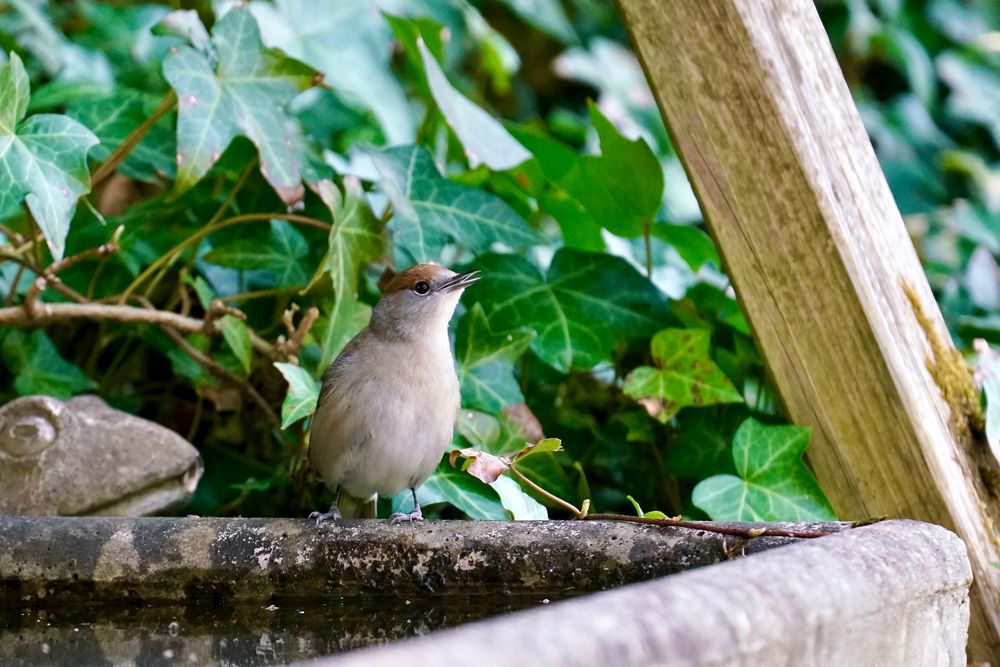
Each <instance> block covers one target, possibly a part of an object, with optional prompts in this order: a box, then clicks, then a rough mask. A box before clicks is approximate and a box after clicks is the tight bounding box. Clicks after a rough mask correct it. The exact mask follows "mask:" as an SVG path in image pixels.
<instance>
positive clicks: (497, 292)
mask: <svg viewBox="0 0 1000 667" xmlns="http://www.w3.org/2000/svg"><path fill="white" fill-rule="evenodd" d="M476 267H477V268H479V269H481V270H482V272H483V275H484V279H483V280H481V281H480V282H479V283H477V284H476V285H474V286H473V287H471V288H469V290H468V297H467V298H468V299H469V301H470V302H478V303H481V304H482V305H483V309H484V310H485V311H486V315H487V316H488V318H489V322H490V324H491V326H493V328H494V329H501V330H504V329H507V330H509V329H516V328H520V327H525V328H527V329H532V330H534V331H535V332H536V333H537V336H536V337H535V339H534V340H533V341H532V344H531V349H532V350H534V352H535V354H537V355H538V356H539V357H541V359H542V360H543V361H545V362H546V363H548V364H549V365H551V366H552V367H553V368H556V369H557V370H559V371H562V372H568V371H569V370H570V369H571V368H580V369H589V368H593V367H594V366H596V365H597V364H598V363H599V362H601V361H603V360H605V359H607V358H608V357H609V356H610V354H611V350H612V348H614V346H615V344H616V343H618V341H619V340H622V339H634V338H640V337H642V336H649V335H651V334H652V333H653V332H655V331H657V330H659V329H660V328H662V326H663V323H664V319H665V318H666V314H667V310H666V306H665V305H664V300H663V297H662V296H661V295H660V293H659V291H658V290H657V289H656V287H654V286H653V284H652V283H650V282H649V281H648V280H647V279H646V278H644V277H643V276H641V275H640V274H639V273H638V272H637V271H636V270H635V269H634V268H633V267H632V266H631V265H630V264H629V263H628V262H626V261H625V260H623V259H621V258H620V257H613V256H610V255H603V254H595V253H588V252H581V251H578V250H570V249H568V248H563V249H561V250H559V251H558V252H557V253H556V254H555V257H553V258H552V264H551V266H550V267H549V270H548V273H547V275H546V276H544V277H543V276H542V274H541V273H540V272H539V271H538V269H536V268H535V267H534V266H532V265H531V264H530V263H529V262H528V261H527V260H525V259H523V258H521V257H516V256H513V255H484V256H482V257H479V258H478V259H477V260H476Z"/></svg>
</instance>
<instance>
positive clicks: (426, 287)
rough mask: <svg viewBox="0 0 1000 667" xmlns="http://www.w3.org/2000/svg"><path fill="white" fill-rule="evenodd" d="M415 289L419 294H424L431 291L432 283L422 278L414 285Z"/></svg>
mask: <svg viewBox="0 0 1000 667" xmlns="http://www.w3.org/2000/svg"><path fill="white" fill-rule="evenodd" d="M413 291H414V292H416V293H417V294H419V295H420V296H424V295H425V294H427V293H428V292H430V291H431V286H430V283H428V282H427V281H425V280H421V281H420V282H419V283H417V284H416V285H414V286H413Z"/></svg>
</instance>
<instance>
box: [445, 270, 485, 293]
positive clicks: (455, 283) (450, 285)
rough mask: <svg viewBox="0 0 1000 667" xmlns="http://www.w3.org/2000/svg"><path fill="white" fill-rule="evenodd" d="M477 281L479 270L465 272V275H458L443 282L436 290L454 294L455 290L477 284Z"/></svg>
mask: <svg viewBox="0 0 1000 667" xmlns="http://www.w3.org/2000/svg"><path fill="white" fill-rule="evenodd" d="M478 280H479V270H478V269H477V270H475V271H467V272H466V273H460V274H458V275H457V276H455V277H454V278H449V279H448V280H446V281H445V282H443V283H441V286H440V287H439V288H438V289H440V290H441V291H442V292H454V291H455V290H463V289H465V288H466V287H468V286H469V285H472V284H473V283H475V282H477V281H478Z"/></svg>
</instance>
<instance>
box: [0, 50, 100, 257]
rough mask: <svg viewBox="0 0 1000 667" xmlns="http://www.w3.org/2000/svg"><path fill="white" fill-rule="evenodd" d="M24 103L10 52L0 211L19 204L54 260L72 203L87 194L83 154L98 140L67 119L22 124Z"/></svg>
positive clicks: (19, 67)
mask: <svg viewBox="0 0 1000 667" xmlns="http://www.w3.org/2000/svg"><path fill="white" fill-rule="evenodd" d="M28 98H29V84H28V74H27V73H26V72H25V70H24V64H23V63H22V62H21V58H20V57H19V56H18V55H17V53H13V52H12V53H11V54H10V61H9V62H7V63H0V174H2V175H0V211H10V210H12V209H13V208H14V207H16V206H17V205H18V204H20V203H21V202H22V201H25V202H26V203H27V205H28V210H30V211H31V215H32V216H34V218H35V221H36V222H37V223H38V226H39V227H40V228H41V230H42V232H43V233H44V234H45V240H46V242H47V243H48V246H49V250H50V251H51V252H52V256H53V258H55V259H56V260H59V259H62V256H63V252H64V251H65V244H66V233H67V232H68V231H69V221H70V220H71V219H72V217H73V211H74V209H75V208H76V200H77V199H79V197H80V195H83V194H86V193H87V192H90V172H89V171H88V170H87V151H88V150H89V149H90V147H91V146H93V145H95V144H97V143H98V139H97V137H96V136H94V133H93V132H91V131H90V130H88V129H87V128H85V127H84V126H83V125H81V124H80V123H78V122H77V121H75V120H73V119H72V118H70V117H69V116H61V115H56V114H36V115H34V116H31V117H30V118H28V119H27V120H24V115H25V112H26V111H27V108H28ZM22 121H23V122H22Z"/></svg>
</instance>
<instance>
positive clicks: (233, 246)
mask: <svg viewBox="0 0 1000 667" xmlns="http://www.w3.org/2000/svg"><path fill="white" fill-rule="evenodd" d="M308 253H309V246H308V244H307V243H306V240H305V239H304V238H303V237H302V234H300V233H299V231H298V230H297V229H295V227H293V226H292V225H291V223H289V222H287V221H285V220H271V233H270V240H269V242H261V241H259V240H255V239H237V240H236V241H231V242H229V243H226V244H225V245H221V246H219V247H217V248H213V249H212V250H210V251H208V252H207V253H205V255H204V256H203V257H202V259H204V260H205V261H206V262H210V263H211V264H218V265H219V266H226V267H229V268H231V269H243V270H247V269H267V270H268V271H270V272H271V273H272V274H273V275H274V277H275V281H276V287H292V286H295V285H305V284H306V280H307V276H306V272H305V269H304V268H303V266H302V262H301V261H300V260H301V259H302V258H303V257H305V256H306V255H307V254H308Z"/></svg>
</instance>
